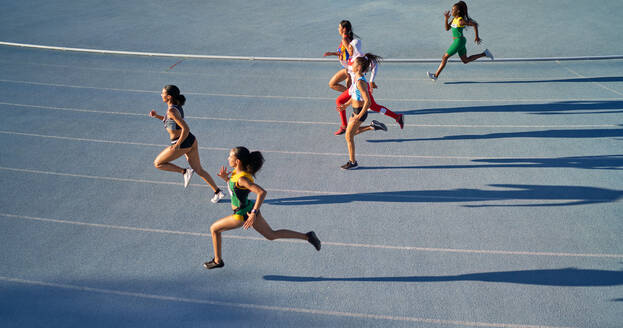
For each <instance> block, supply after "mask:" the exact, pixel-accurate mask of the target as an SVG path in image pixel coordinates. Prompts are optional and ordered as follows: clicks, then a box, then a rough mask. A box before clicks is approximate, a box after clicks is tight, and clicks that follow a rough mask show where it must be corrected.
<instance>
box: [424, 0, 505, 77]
mask: <svg viewBox="0 0 623 328" xmlns="http://www.w3.org/2000/svg"><path fill="white" fill-rule="evenodd" d="M443 15H444V17H445V20H444V22H445V26H446V31H448V30H450V29H452V38H453V40H454V41H452V44H451V45H450V48H448V51H446V53H445V54H444V55H443V57H442V58H441V64H439V68H437V72H436V73H435V74H433V73H431V72H426V75H427V76H428V77H429V78H430V79H431V80H433V81H436V80H437V78H438V77H439V74H441V71H442V70H443V68H444V67H446V63H447V62H448V58H450V57H452V56H453V55H454V54H455V53H457V52H458V53H459V57H461V61H462V62H463V63H464V64H467V63H469V62H472V61H474V60H476V59H478V58H480V57H489V58H491V60H493V55H492V54H491V52H490V51H489V49H485V51H484V52H482V53H480V54H477V55H471V56H469V57H467V49H466V48H465V44H466V43H467V39H465V37H464V36H463V29H464V28H465V27H466V26H473V27H474V33H475V34H476V39H475V40H474V42H476V43H477V44H480V42H481V41H482V40H481V39H480V37H478V23H476V21H475V20H473V19H471V17H469V15H468V14H467V4H465V2H463V1H459V2H457V3H455V4H454V6H452V17H454V19H452V24H450V23H448V19H450V12H449V11H446V12H445V13H444V14H443Z"/></svg>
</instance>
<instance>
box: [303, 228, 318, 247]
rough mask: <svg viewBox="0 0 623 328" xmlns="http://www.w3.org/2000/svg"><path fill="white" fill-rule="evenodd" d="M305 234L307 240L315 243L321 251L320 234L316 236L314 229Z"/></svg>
mask: <svg viewBox="0 0 623 328" xmlns="http://www.w3.org/2000/svg"><path fill="white" fill-rule="evenodd" d="M305 235H307V241H308V242H309V243H310V244H312V245H314V247H315V248H316V250H317V251H319V250H320V239H318V236H316V233H315V232H313V231H310V232H308V233H306V234H305Z"/></svg>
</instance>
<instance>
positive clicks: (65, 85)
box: [0, 79, 623, 103]
mask: <svg viewBox="0 0 623 328" xmlns="http://www.w3.org/2000/svg"><path fill="white" fill-rule="evenodd" d="M0 82H4V83H15V84H29V85H39V86H50V87H59V88H74V89H91V90H104V91H116V92H134V93H151V94H160V91H154V90H140V89H120V88H106V87H93V86H84V85H72V84H60V83H45V82H32V81H20V80H7V79H0ZM184 94H187V95H196V96H209V97H232V98H263V99H296V100H322V101H334V100H335V97H308V96H277V95H247V94H231V93H207V92H192V91H185V92H184ZM376 100H379V101H384V102H388V101H392V102H438V103H443V102H460V103H469V102H486V103H492V102H544V101H545V102H569V101H622V100H623V98H621V97H619V98H518V99H510V98H506V99H491V98H487V99H439V98H404V99H395V98H376Z"/></svg>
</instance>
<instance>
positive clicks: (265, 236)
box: [264, 232, 277, 241]
mask: <svg viewBox="0 0 623 328" xmlns="http://www.w3.org/2000/svg"><path fill="white" fill-rule="evenodd" d="M264 238H266V239H268V240H271V241H272V240H275V239H277V236H276V235H275V234H274V233H272V232H271V233H267V234H264Z"/></svg>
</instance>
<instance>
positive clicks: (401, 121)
mask: <svg viewBox="0 0 623 328" xmlns="http://www.w3.org/2000/svg"><path fill="white" fill-rule="evenodd" d="M396 122H397V123H398V125H400V129H401V130H402V129H404V127H405V115H404V114H398V119H397V120H396Z"/></svg>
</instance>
